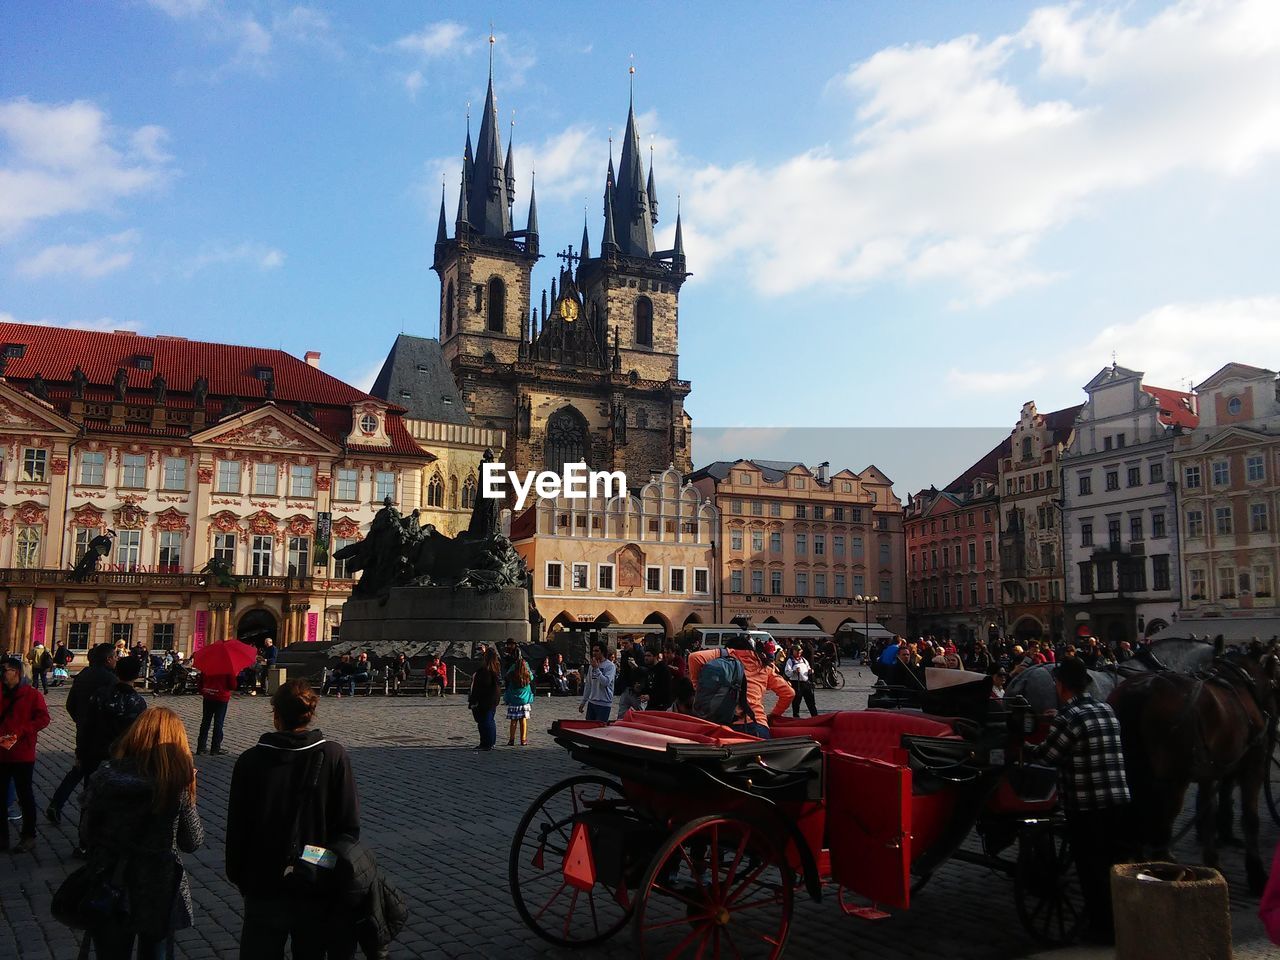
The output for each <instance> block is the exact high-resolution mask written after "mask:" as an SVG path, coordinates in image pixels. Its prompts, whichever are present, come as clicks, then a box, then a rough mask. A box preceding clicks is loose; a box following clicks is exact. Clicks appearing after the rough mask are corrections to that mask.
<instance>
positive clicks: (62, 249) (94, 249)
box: [18, 230, 139, 279]
mask: <svg viewBox="0 0 1280 960" xmlns="http://www.w3.org/2000/svg"><path fill="white" fill-rule="evenodd" d="M138 237H139V234H138V231H137V230H125V231H124V232H122V233H116V234H112V235H111V236H109V237H102V238H100V239H98V240H90V241H88V242H87V243H78V244H69V243H59V244H54V245H53V246H51V247H45V248H44V249H43V250H41V251H40V252H39V253H37V254H35V255H34V256H31V257H28V258H26V259H25V260H22V261H21V262H20V263H19V264H18V272H19V273H20V274H22V275H23V276H26V277H32V278H37V279H38V278H40V277H49V276H61V275H65V274H75V275H78V276H81V277H89V278H95V277H105V276H106V275H107V274H109V273H114V272H115V271H117V270H122V269H124V268H125V267H127V266H128V265H129V264H130V263H132V262H133V248H134V246H135V245H136V244H137V242H138Z"/></svg>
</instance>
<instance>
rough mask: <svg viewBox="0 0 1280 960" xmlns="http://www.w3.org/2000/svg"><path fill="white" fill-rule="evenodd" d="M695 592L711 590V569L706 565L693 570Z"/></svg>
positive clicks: (708, 591)
mask: <svg viewBox="0 0 1280 960" xmlns="http://www.w3.org/2000/svg"><path fill="white" fill-rule="evenodd" d="M693 592H694V593H710V592H711V571H710V570H708V569H706V568H705V567H698V568H697V569H696V570H694V571H693Z"/></svg>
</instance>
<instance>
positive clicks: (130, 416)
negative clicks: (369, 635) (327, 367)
mask: <svg viewBox="0 0 1280 960" xmlns="http://www.w3.org/2000/svg"><path fill="white" fill-rule="evenodd" d="M0 345H2V346H3V351H4V354H3V356H4V366H3V380H0V450H2V451H3V460H0V602H2V603H3V609H4V618H5V619H4V624H5V638H4V645H5V646H7V647H9V648H10V649H18V648H22V647H25V646H27V645H28V644H30V643H31V642H35V641H44V642H46V643H50V642H52V641H54V640H65V641H67V642H68V643H69V644H70V645H71V646H72V648H73V649H79V650H83V649H86V648H87V647H88V646H90V645H91V644H93V643H99V642H103V641H114V640H124V641H126V642H128V643H136V642H139V641H141V642H143V643H145V644H147V645H148V646H149V647H152V648H153V649H154V648H162V647H165V648H169V647H173V648H178V649H181V650H184V651H190V650H191V649H192V648H193V647H196V646H199V645H201V644H203V643H205V642H210V641H213V640H215V639H219V638H222V637H225V636H228V635H236V634H244V633H247V632H249V631H252V630H263V631H266V632H269V633H270V634H272V635H274V636H275V637H276V638H277V640H278V641H279V642H281V643H286V644H287V643H290V642H293V641H297V640H314V639H324V638H326V637H328V636H332V635H333V632H334V630H335V629H336V627H337V626H338V620H339V616H340V610H341V605H342V602H343V601H344V600H345V599H346V597H347V595H348V594H349V592H350V587H351V581H350V580H348V579H347V578H346V576H345V570H343V569H342V565H341V564H335V563H334V561H333V560H332V559H331V555H332V553H333V552H334V551H336V550H337V549H339V548H341V547H342V546H344V545H345V544H347V543H350V542H353V541H355V540H357V539H359V538H360V537H362V536H363V535H364V531H365V530H366V529H367V528H368V524H369V522H370V520H371V519H372V518H373V515H374V513H375V512H376V511H377V510H378V509H379V508H380V506H381V504H382V501H383V499H384V498H386V497H390V498H391V499H392V500H393V501H395V502H396V503H397V504H398V505H399V507H400V509H401V510H403V511H406V512H407V511H409V510H412V509H414V508H415V507H417V506H418V504H419V503H420V484H421V475H422V465H423V463H424V462H426V461H428V460H430V459H431V457H430V454H428V453H426V452H424V451H423V450H422V449H421V448H420V447H419V446H418V445H417V443H416V442H415V441H414V439H413V437H412V436H411V435H410V434H409V431H408V430H407V429H406V427H405V424H404V422H403V420H402V418H401V415H400V410H399V409H398V408H397V407H394V406H390V405H388V404H387V403H384V402H383V401H381V400H379V399H377V398H375V397H372V396H370V395H368V394H366V393H363V392H361V391H359V390H356V389H355V388H353V387H350V386H347V385H346V384H344V383H342V382H341V381H338V380H336V379H335V378H333V377H331V376H329V375H327V374H325V373H323V372H322V371H320V370H319V369H318V361H319V355H318V354H314V355H308V358H307V360H306V361H303V360H299V359H297V358H296V357H292V356H290V355H288V354H286V353H284V352H282V351H279V350H269V349H259V348H255V347H243V346H232V345H228V344H214V343H200V342H195V341H189V340H187V339H185V338H182V337H142V336H138V335H136V334H128V333H98V332H90V331H80V330H66V329H61V328H53V327H43V326H38V325H32V324H16V323H5V324H0ZM108 531H113V532H114V536H113V538H112V541H111V543H110V547H109V554H108V555H107V556H106V557H104V558H103V559H102V561H101V562H100V564H99V567H98V571H99V572H98V573H96V574H95V575H93V576H91V577H90V578H89V579H88V580H86V581H85V582H83V583H78V582H75V581H73V580H72V579H71V577H70V573H71V569H72V567H73V566H74V564H75V563H76V561H77V560H78V559H79V558H81V557H82V556H83V555H84V554H85V552H86V550H87V549H88V547H89V544H90V543H91V542H93V540H94V539H95V538H97V537H99V536H101V535H103V534H105V533H107V532H108ZM215 558H216V559H218V560H220V561H223V562H225V564H226V565H227V567H228V568H229V569H230V571H231V573H232V574H233V575H234V576H235V578H236V579H235V580H233V581H228V582H220V581H219V580H218V579H217V578H216V577H213V576H211V575H208V574H205V573H203V572H202V571H203V570H204V568H205V566H206V564H207V563H208V562H209V561H210V560H211V559H215Z"/></svg>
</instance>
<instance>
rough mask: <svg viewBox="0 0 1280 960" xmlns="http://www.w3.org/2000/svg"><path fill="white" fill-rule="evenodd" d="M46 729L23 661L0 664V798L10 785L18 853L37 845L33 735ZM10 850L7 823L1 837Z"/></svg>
mask: <svg viewBox="0 0 1280 960" xmlns="http://www.w3.org/2000/svg"><path fill="white" fill-rule="evenodd" d="M48 725H49V708H48V707H47V706H46V705H45V702H44V695H43V694H42V693H41V692H40V691H39V690H37V689H36V688H35V687H33V686H30V685H29V684H26V683H23V682H22V661H21V660H19V659H18V658H17V657H6V658H5V659H4V660H0V796H4V797H7V796H8V795H9V784H10V783H12V784H13V785H14V787H15V788H16V791H17V794H18V807H19V808H20V809H21V810H22V839H21V840H19V841H18V849H19V850H22V851H24V852H25V851H28V850H31V849H32V848H33V847H35V845H36V797H35V793H34V792H33V791H32V789H31V774H32V772H33V771H34V770H35V766H36V734H37V733H39V732H40V731H41V730H43V729H44V728H45V727H47V726H48ZM0 838H3V840H4V843H3V844H2V845H0V850H8V849H9V822H8V820H6V821H5V823H4V833H3V834H0Z"/></svg>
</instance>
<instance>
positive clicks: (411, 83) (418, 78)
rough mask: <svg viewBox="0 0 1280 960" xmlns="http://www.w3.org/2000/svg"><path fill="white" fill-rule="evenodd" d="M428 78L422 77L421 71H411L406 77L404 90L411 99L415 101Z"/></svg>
mask: <svg viewBox="0 0 1280 960" xmlns="http://www.w3.org/2000/svg"><path fill="white" fill-rule="evenodd" d="M426 82H427V80H426V77H424V76H423V75H422V71H421V70H411V71H409V72H408V73H406V74H405V75H404V88H405V90H407V91H408V93H409V99H411V100H415V99H417V96H418V91H419V90H421V89H422V88H423V87H424V86H425V85H426Z"/></svg>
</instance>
